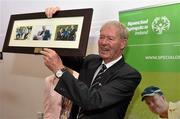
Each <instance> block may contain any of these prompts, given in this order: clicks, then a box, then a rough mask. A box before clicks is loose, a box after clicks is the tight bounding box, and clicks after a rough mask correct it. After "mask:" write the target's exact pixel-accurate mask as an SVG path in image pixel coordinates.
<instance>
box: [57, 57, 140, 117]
mask: <svg viewBox="0 0 180 119" xmlns="http://www.w3.org/2000/svg"><path fill="white" fill-rule="evenodd" d="M65 60H66V61H65ZM65 60H64V61H63V63H64V64H66V66H68V67H71V68H73V69H75V70H76V71H78V72H79V71H80V72H79V73H80V75H79V80H76V79H75V78H74V77H73V76H72V75H71V74H70V73H68V72H65V73H64V74H63V75H62V77H61V79H60V80H59V82H58V84H57V86H56V87H55V90H56V91H57V92H58V93H60V94H61V95H63V96H65V97H67V98H69V99H70V100H72V101H73V103H74V107H73V108H72V113H71V119H73V118H74V119H75V118H76V116H75V115H76V114H75V112H77V108H76V107H75V105H78V106H80V107H81V114H80V117H79V118H80V119H123V118H124V116H125V113H126V110H127V107H128V105H129V103H130V101H131V99H132V97H133V95H134V91H135V89H136V87H137V86H138V84H139V83H140V80H141V75H140V73H139V72H138V71H136V70H135V69H134V68H132V67H130V66H129V65H128V64H126V63H125V61H124V58H122V59H121V60H120V61H118V62H117V63H115V64H114V65H112V66H111V67H110V68H108V69H107V70H106V72H105V73H104V75H103V76H102V79H103V80H101V81H100V82H99V83H97V84H94V85H93V86H91V85H90V84H91V81H92V79H93V76H94V73H95V71H96V69H97V68H98V66H99V65H100V64H101V63H102V59H101V58H100V57H99V56H98V55H89V56H87V57H85V58H84V59H80V60H77V59H74V61H71V60H72V58H71V59H65ZM70 61H71V62H70ZM68 62H69V63H68ZM99 84H101V85H99ZM74 109H76V110H74Z"/></svg>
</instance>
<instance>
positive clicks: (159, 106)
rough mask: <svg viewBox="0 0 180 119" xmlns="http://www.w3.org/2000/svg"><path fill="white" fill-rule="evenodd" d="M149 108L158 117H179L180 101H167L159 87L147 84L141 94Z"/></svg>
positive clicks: (172, 118) (166, 118) (176, 118)
mask: <svg viewBox="0 0 180 119" xmlns="http://www.w3.org/2000/svg"><path fill="white" fill-rule="evenodd" d="M141 96H142V101H145V102H146V104H147V105H148V107H149V109H150V110H151V111H152V112H153V113H155V114H157V115H159V119H180V101H179V102H176V103H172V102H169V103H168V102H167V100H166V98H165V97H164V95H163V92H162V91H161V89H160V88H158V87H155V86H149V87H147V88H145V89H144V91H143V92H142V94H141Z"/></svg>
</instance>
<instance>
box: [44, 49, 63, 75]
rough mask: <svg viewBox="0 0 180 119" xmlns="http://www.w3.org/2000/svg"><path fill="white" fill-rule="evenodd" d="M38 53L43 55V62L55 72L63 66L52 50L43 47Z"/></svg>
mask: <svg viewBox="0 0 180 119" xmlns="http://www.w3.org/2000/svg"><path fill="white" fill-rule="evenodd" d="M40 53H41V54H42V55H43V59H44V64H45V65H46V66H47V67H48V68H49V69H50V70H51V71H52V72H54V73H55V72H56V71H57V70H59V69H63V68H64V65H63V63H62V60H61V58H60V57H59V55H58V54H57V53H56V52H55V51H54V50H52V49H48V48H44V49H43V50H42V51H41V52H40Z"/></svg>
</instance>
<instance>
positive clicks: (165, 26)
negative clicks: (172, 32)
mask: <svg viewBox="0 0 180 119" xmlns="http://www.w3.org/2000/svg"><path fill="white" fill-rule="evenodd" d="M169 28H170V21H169V19H168V18H167V17H166V16H162V17H156V18H155V19H154V20H153V22H152V30H153V32H155V33H157V34H162V33H163V32H164V31H167V30H169Z"/></svg>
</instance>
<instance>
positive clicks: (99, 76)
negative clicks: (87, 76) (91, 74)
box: [92, 64, 107, 85]
mask: <svg viewBox="0 0 180 119" xmlns="http://www.w3.org/2000/svg"><path fill="white" fill-rule="evenodd" d="M106 69H107V67H106V65H105V64H102V66H101V69H100V70H99V72H98V74H97V75H96V77H95V78H94V81H93V83H92V85H93V84H95V83H96V82H99V80H100V79H101V76H102V75H103V73H104V72H105V71H106Z"/></svg>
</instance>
